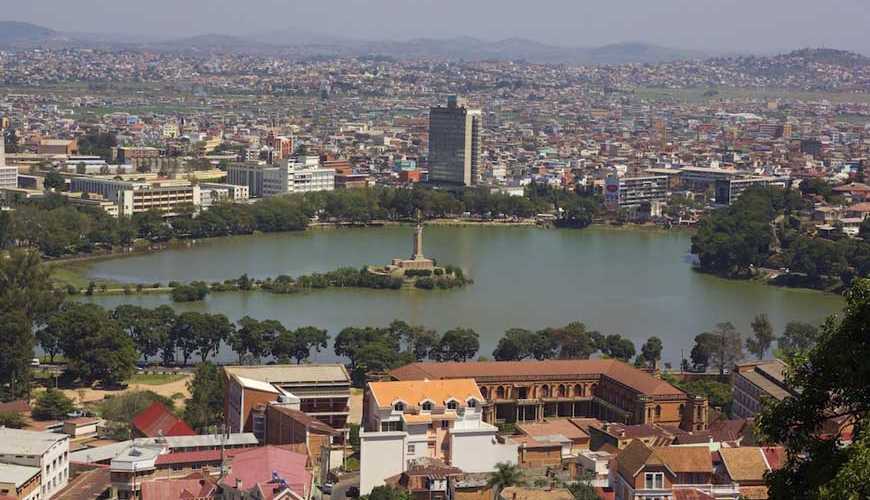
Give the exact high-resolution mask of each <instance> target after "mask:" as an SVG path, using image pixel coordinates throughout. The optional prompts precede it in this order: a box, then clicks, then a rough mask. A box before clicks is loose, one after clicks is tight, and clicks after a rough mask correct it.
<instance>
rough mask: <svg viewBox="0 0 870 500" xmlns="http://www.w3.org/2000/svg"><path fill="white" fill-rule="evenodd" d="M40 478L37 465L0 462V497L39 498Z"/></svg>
mask: <svg viewBox="0 0 870 500" xmlns="http://www.w3.org/2000/svg"><path fill="white" fill-rule="evenodd" d="M41 478H42V476H41V473H40V469H39V467H30V466H27V465H15V464H4V463H0V498H2V499H12V498H14V499H16V500H39V499H40V498H42V497H41V496H40V481H41Z"/></svg>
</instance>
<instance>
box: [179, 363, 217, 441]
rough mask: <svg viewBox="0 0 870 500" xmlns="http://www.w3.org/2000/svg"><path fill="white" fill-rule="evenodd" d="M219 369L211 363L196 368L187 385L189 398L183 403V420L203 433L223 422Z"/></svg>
mask: <svg viewBox="0 0 870 500" xmlns="http://www.w3.org/2000/svg"><path fill="white" fill-rule="evenodd" d="M225 384H226V382H225V379H224V376H223V373H221V369H220V368H218V367H217V366H215V365H214V364H213V363H200V364H199V365H197V366H196V371H195V372H194V373H193V379H191V380H190V381H189V382H188V383H187V389H188V390H189V391H190V398H188V399H186V400H185V403H184V420H185V421H186V422H187V423H188V424H190V425H191V426H192V427H193V428H194V429H199V430H201V431H205V430H206V429H208V428H210V427H212V426H216V425H219V424H220V423H221V422H223V420H224V386H225Z"/></svg>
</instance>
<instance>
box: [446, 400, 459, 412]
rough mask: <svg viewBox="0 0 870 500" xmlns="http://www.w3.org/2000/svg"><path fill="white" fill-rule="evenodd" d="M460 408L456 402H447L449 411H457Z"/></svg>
mask: <svg viewBox="0 0 870 500" xmlns="http://www.w3.org/2000/svg"><path fill="white" fill-rule="evenodd" d="M458 407H459V405H458V404H457V403H456V401H448V402H447V409H448V410H455V409H456V408H458Z"/></svg>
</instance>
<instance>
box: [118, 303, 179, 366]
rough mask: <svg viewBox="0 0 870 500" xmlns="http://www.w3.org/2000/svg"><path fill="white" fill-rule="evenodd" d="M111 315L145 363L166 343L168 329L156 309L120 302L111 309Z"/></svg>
mask: <svg viewBox="0 0 870 500" xmlns="http://www.w3.org/2000/svg"><path fill="white" fill-rule="evenodd" d="M112 317H113V318H114V319H115V321H117V322H118V324H119V325H120V326H121V328H122V329H123V330H124V331H125V332H126V333H127V335H128V336H129V337H130V338H131V339H132V340H133V344H134V345H135V346H136V349H137V350H138V351H139V353H140V354H141V355H142V357H143V358H144V359H145V362H146V363H147V362H148V358H151V357H154V356H157V354H158V353H159V352H160V350H161V349H162V348H163V346H165V345H166V342H167V340H168V339H167V337H168V336H169V330H168V328H166V325H165V324H164V322H163V318H162V317H161V315H160V313H158V312H157V311H155V310H152V309H145V308H144V307H139V306H134V305H131V304H122V305H120V306H118V307H116V308H115V309H114V310H113V311H112Z"/></svg>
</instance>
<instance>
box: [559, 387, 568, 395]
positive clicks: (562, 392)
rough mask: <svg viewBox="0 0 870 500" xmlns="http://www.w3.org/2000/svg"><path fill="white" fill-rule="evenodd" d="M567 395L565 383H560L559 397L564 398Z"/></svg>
mask: <svg viewBox="0 0 870 500" xmlns="http://www.w3.org/2000/svg"><path fill="white" fill-rule="evenodd" d="M565 396H567V394H566V389H565V386H564V385H563V384H559V397H560V398H564V397H565Z"/></svg>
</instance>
